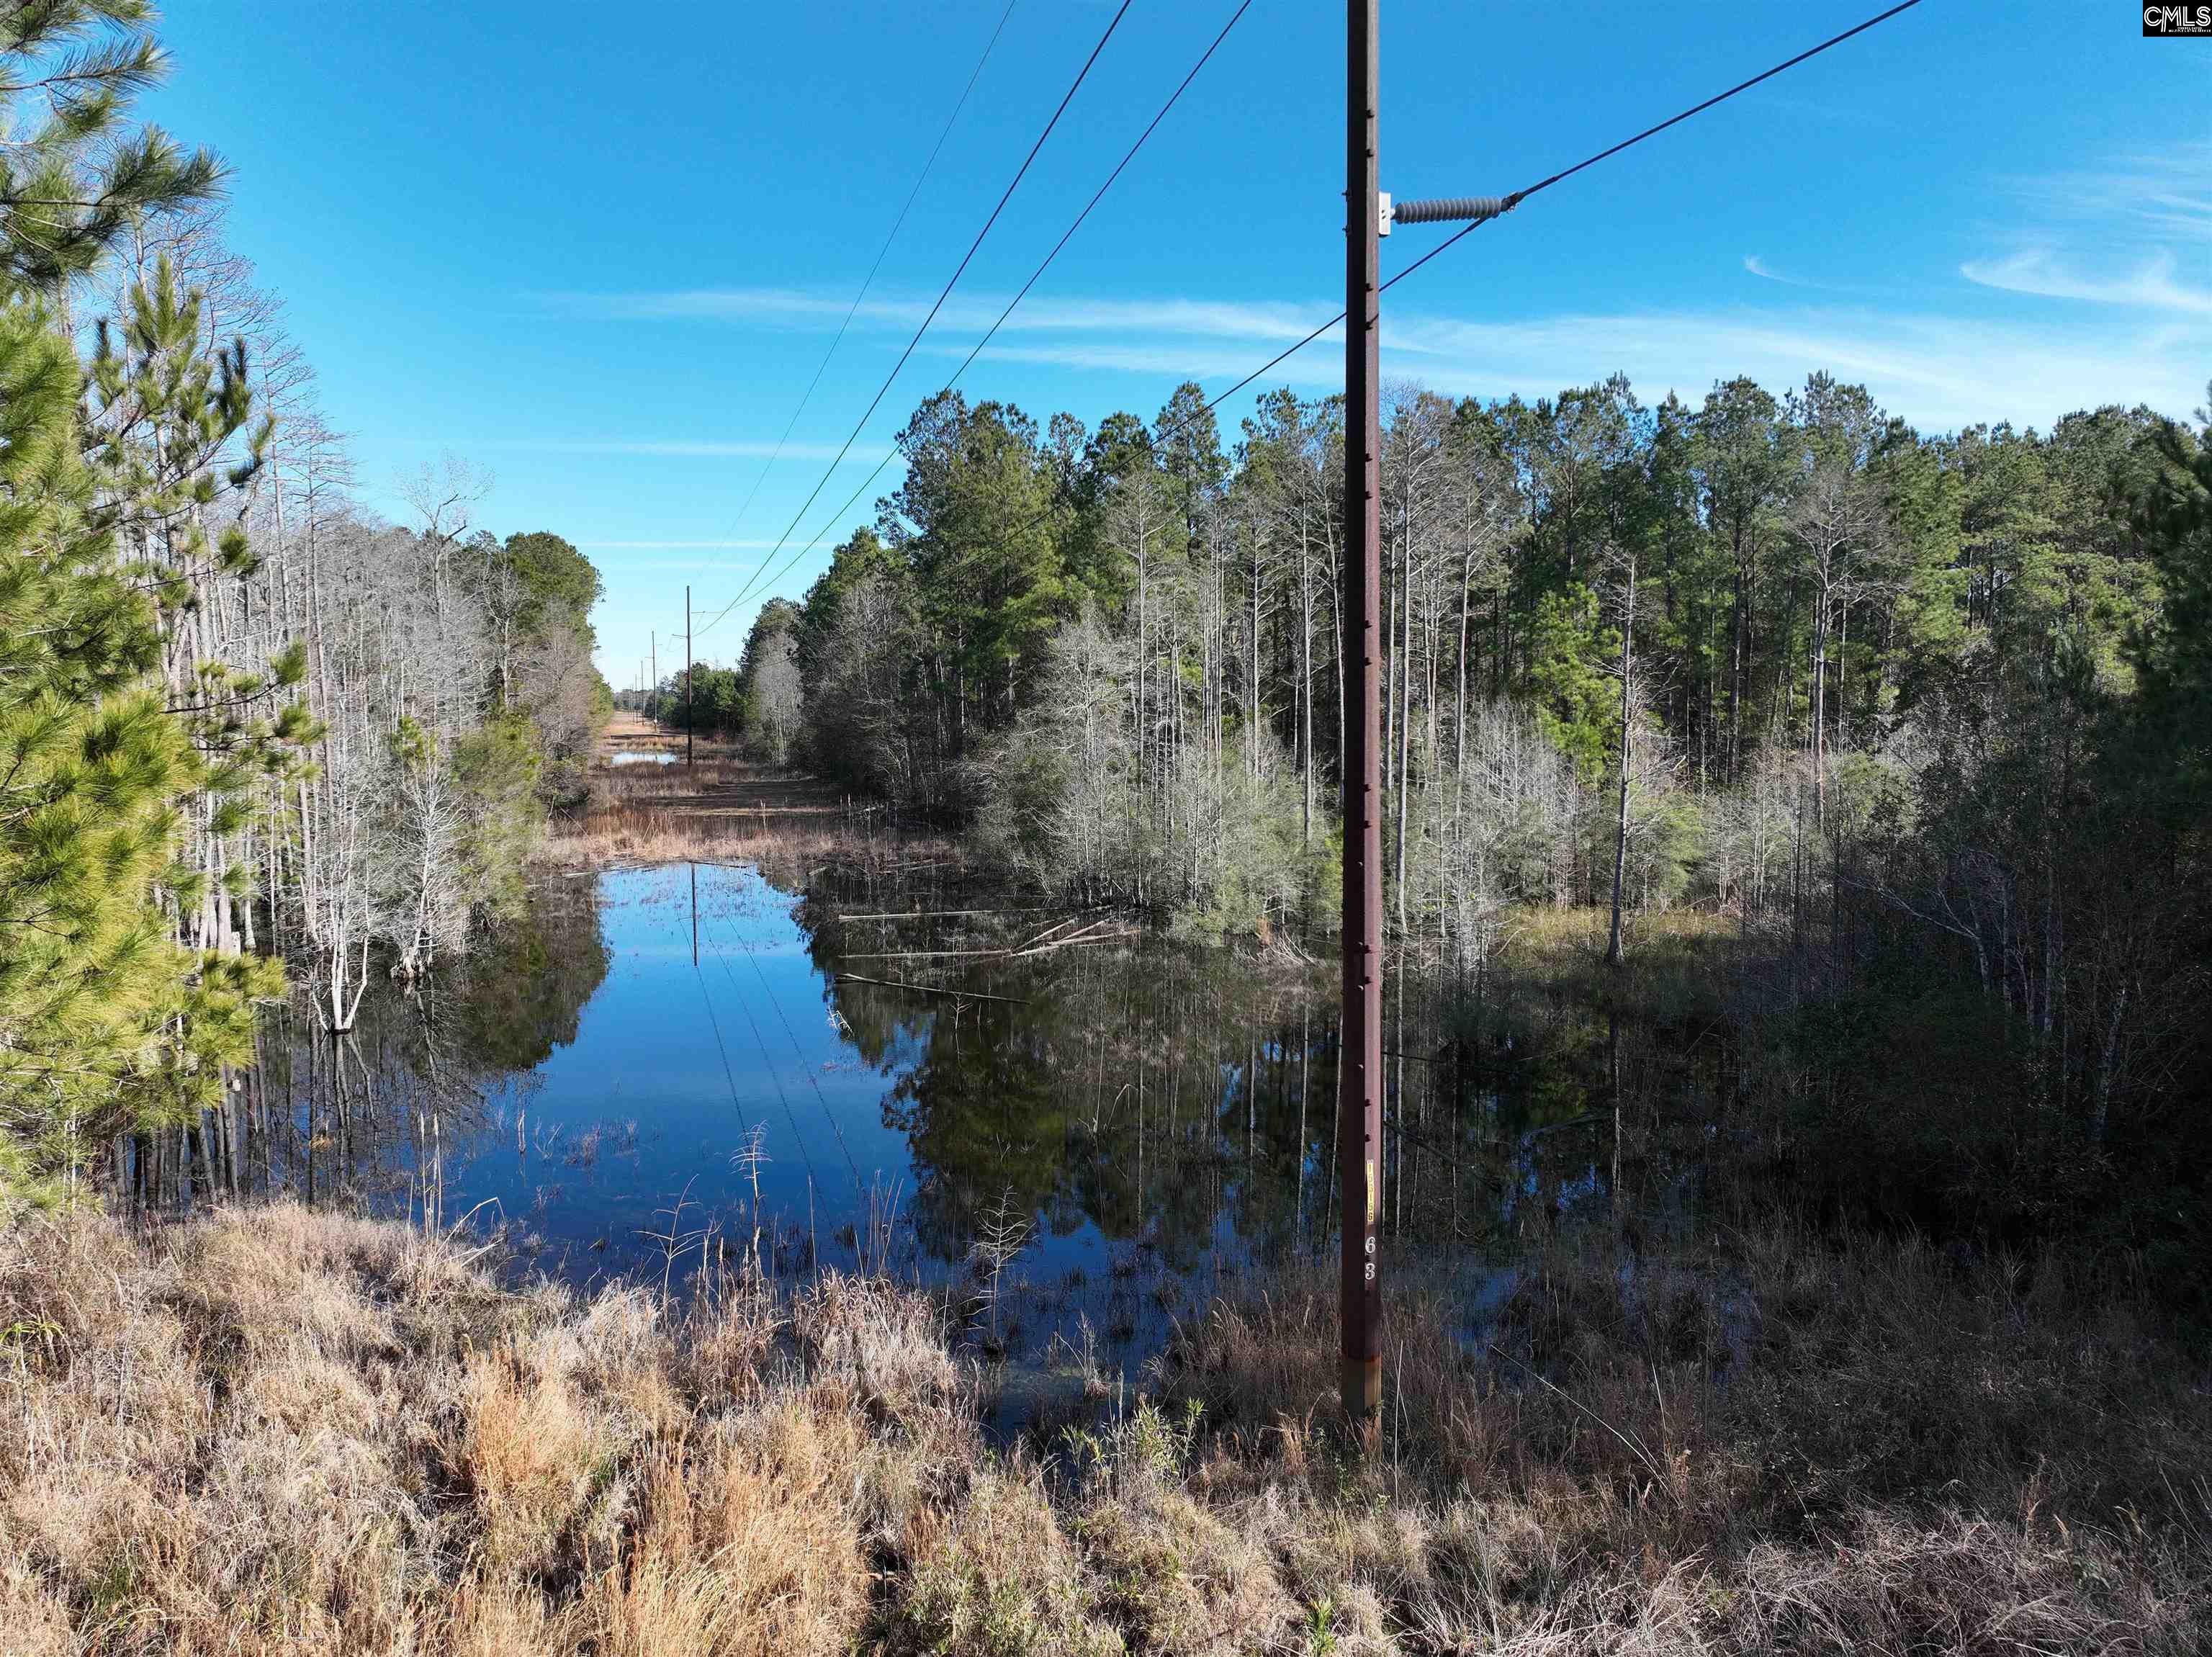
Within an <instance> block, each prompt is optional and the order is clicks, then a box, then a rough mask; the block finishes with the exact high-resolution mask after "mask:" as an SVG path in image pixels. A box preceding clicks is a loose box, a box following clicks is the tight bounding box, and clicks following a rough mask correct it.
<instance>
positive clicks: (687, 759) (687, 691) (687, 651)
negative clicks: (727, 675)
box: [684, 582, 697, 879]
mask: <svg viewBox="0 0 2212 1657" xmlns="http://www.w3.org/2000/svg"><path fill="white" fill-rule="evenodd" d="M696 723H697V721H696V720H695V719H694V718H693V717H692V716H691V583H690V582H684V770H686V771H689V770H690V769H691V728H692V726H694V725H695V724H696ZM693 878H694V879H696V878H697V877H696V875H695V876H694V877H693Z"/></svg>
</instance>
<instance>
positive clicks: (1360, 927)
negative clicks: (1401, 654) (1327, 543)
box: [1336, 0, 1383, 1421]
mask: <svg viewBox="0 0 2212 1657" xmlns="http://www.w3.org/2000/svg"><path fill="white" fill-rule="evenodd" d="M1378 3H1379V0H1346V23H1347V27H1346V51H1345V198H1344V317H1345V323H1344V528H1345V558H1344V576H1343V582H1344V592H1343V600H1342V606H1341V607H1342V609H1343V612H1344V661H1345V667H1346V674H1345V676H1346V679H1348V680H1349V681H1350V682H1349V683H1348V684H1346V685H1345V686H1344V689H1343V694H1344V697H1345V699H1346V704H1347V705H1346V708H1345V711H1344V755H1343V764H1342V770H1343V774H1344V925H1343V938H1344V963H1343V964H1344V1022H1343V1039H1342V1043H1341V1045H1340V1048H1339V1050H1338V1056H1337V1093H1336V1143H1337V1153H1336V1154H1337V1175H1338V1177H1337V1190H1338V1191H1340V1193H1341V1201H1342V1207H1343V1212H1342V1215H1341V1218H1340V1223H1339V1228H1338V1229H1339V1230H1340V1233H1341V1234H1342V1237H1343V1262H1342V1277H1341V1282H1340V1285H1339V1293H1340V1311H1339V1316H1338V1324H1339V1330H1340V1336H1341V1352H1342V1356H1343V1384H1344V1408H1345V1411H1346V1414H1347V1415H1349V1416H1352V1418H1353V1419H1354V1420H1355V1421H1364V1420H1365V1419H1367V1418H1368V1417H1369V1416H1372V1415H1373V1414H1374V1413H1375V1412H1376V1410H1378V1409H1379V1408H1380V1407H1381V1405H1382V1402H1383V1353H1382V1346H1381V1343H1380V1340H1379V1337H1378V1331H1377V1328H1376V1325H1377V1324H1378V1322H1379V1320H1380V1313H1381V1312H1382V1307H1383V1294H1382V1286H1381V1284H1380V1283H1379V1282H1377V1280H1376V1259H1375V1219H1376V1211H1377V1209H1378V1207H1379V1205H1380V1203H1381V1198H1382V1157H1383V1092H1382V1082H1383V977H1382V971H1383V959H1382V956H1383V813H1382V809H1381V806H1382V791H1383V771H1382V750H1383V716H1382V708H1381V691H1382V650H1381V643H1380V640H1379V637H1378V636H1377V631H1376V613H1377V612H1378V611H1379V610H1380V609H1381V608H1382V597H1383V568H1382V545H1383V515H1382V507H1383V502H1382V473H1381V467H1380V465H1379V463H1378V454H1379V450H1378V448H1377V442H1376V429H1377V428H1378V426H1379V425H1380V423H1381V421H1380V412H1381V401H1380V397H1379V395H1378V386H1377V379H1378V370H1379V366H1380V352H1379V349H1378V344H1377V337H1378V336H1377V331H1378V327H1379V324H1380V321H1381V318H1380V316H1379V314H1378V313H1379V309H1380V306H1381V295H1380V294H1379V292H1378V290H1377V283H1378V282H1379V279H1380V278H1379V272H1378V266H1379V264H1380V249H1379V247H1378V246H1377V237H1378V235H1379V234H1380V231H1381V222H1380V221H1381V216H1382V200H1381V197H1380V195H1379V192H1378V186H1379V179H1378V176H1377V173H1376V157H1375V122H1376V101H1377V92H1378V85H1379V77H1378V74H1377V52H1376V12H1377V8H1378Z"/></svg>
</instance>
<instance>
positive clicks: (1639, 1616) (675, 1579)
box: [0, 1205, 2212, 1657]
mask: <svg viewBox="0 0 2212 1657" xmlns="http://www.w3.org/2000/svg"><path fill="white" fill-rule="evenodd" d="M8 1246H9V1271H8V1272H7V1273H6V1275H5V1276H4V1277H0V1331H5V1333H4V1342H5V1347H4V1350H5V1353H6V1357H7V1362H6V1366H5V1368H4V1370H0V1398H4V1403H5V1407H6V1413H7V1416H8V1418H9V1421H10V1422H11V1423H15V1426H16V1428H17V1429H19V1430H11V1431H10V1433H9V1435H7V1437H6V1438H5V1439H4V1440H0V1491H4V1492H5V1495H4V1496H0V1617H4V1619H5V1626H6V1628H7V1630H8V1640H9V1649H10V1650H11V1651H15V1652H20V1653H22V1654H24V1657H46V1654H64V1653H68V1654H75V1653H79V1652H88V1651H98V1652H103V1653H108V1652H112V1653H139V1652H145V1653H152V1652H163V1653H173V1654H188V1653H199V1652H209V1653H212V1652H217V1651H222V1652H233V1653H252V1652H263V1651H265V1652H270V1653H275V1652H280V1651H281V1652H285V1653H314V1652H329V1653H339V1652H343V1653H346V1654H349V1657H350V1654H376V1653H386V1652H389V1653H398V1652H411V1653H448V1652H451V1653H478V1654H485V1657H489V1654H492V1653H499V1654H501V1657H509V1654H528V1653H548V1654H550V1653H584V1652H592V1653H599V1654H611V1653H633V1654H674V1653H678V1652H680V1653H684V1654H687V1657H703V1654H755V1653H757V1654H762V1657H767V1654H775V1657H787V1654H810V1653H819V1654H823V1657H828V1654H833V1653H842V1652H847V1651H851V1650H855V1649H861V1650H874V1651H878V1652H882V1653H884V1654H887V1657H888V1654H908V1653H910V1654H915V1657H921V1654H924V1653H945V1652H957V1653H976V1654H981V1653H988V1654H994V1657H1012V1654H1062V1653H1098V1654H1105V1653H1121V1652H1129V1653H1148V1654H1150V1653H1176V1654H1195V1653H1200V1652H1204V1651H1211V1650H1229V1651H1291V1652H1302V1653H1308V1654H1314V1653H1321V1652H1339V1653H1355V1652H1381V1651H1386V1650H1397V1651H1407V1652H1438V1653H1441V1652H1457V1651H1473V1650H1487V1651H1495V1652H1501V1653H1520V1654H1537V1653H1547V1654H1557V1653H1569V1654H1572V1653H1581V1652H1589V1653H1596V1652H1601V1651H1619V1650H1624V1649H1626V1650H1636V1651H1644V1652H1651V1653H1684V1654H1689V1653H1726V1652H1742V1653H1753V1652H1773V1651H1781V1652H1790V1651H1804V1652H1836V1651H1845V1650H1850V1651H1875V1650H1887V1651H1906V1650H1942V1651H1947V1652H1958V1653H1972V1654H1982V1653H1987V1654H1991V1657H1995V1654H1999V1653H2004V1654H2010V1653H2015V1652H2018V1651H2020V1650H2022V1649H2027V1650H2035V1651H2048V1652H2060V1651H2064V1652H2076V1651H2078V1652H2091V1651H2111V1650H2115V1649H2119V1650H2128V1651H2140V1652H2143V1653H2147V1654H2174V1657H2180V1654H2184V1653H2189V1652H2194V1651H2197V1650H2200V1649H2202V1648H2203V1644H2204V1642H2206V1640H2207V1639H2208V1638H2212V1623H2208V1622H2207V1620H2206V1619H2207V1617H2208V1615H2212V1484H2208V1483H2207V1482H2206V1478H2205V1469H2206V1467H2207V1466H2208V1465H2212V1392H2208V1389H2207V1380H2208V1376H2207V1374H2206V1372H2205V1369H2204V1367H2203V1358H2202V1355H2201V1354H2193V1353H2191V1352H2188V1351H2185V1350H2183V1349H2179V1348H2176V1347H2173V1346H2171V1345H2169V1344H2167V1343H2164V1342H2163V1341H2161V1340H2160V1339H2159V1338H2158V1337H2156V1336H2154V1335H2153V1334H2152V1333H2150V1332H2149V1325H2148V1320H2147V1319H2146V1317H2145V1302H2144V1301H2143V1298H2142V1286H2141V1285H2139V1284H2135V1283H2130V1282H2125V1281H2123V1280H2113V1279H2110V1278H2103V1277H2098V1276H2081V1275H2079V1274H2078V1273H2077V1272H2076V1271H2075V1270H2073V1269H2071V1268H2069V1266H2068V1265H2067V1264H2065V1263H2064V1262H2063V1261H2059V1260H2055V1259H2051V1258H2044V1257H2039V1256H2023V1257H2020V1258H2013V1259H1999V1260H1990V1261H1987V1262H1983V1263H1979V1264H1977V1263H1974V1262H1972V1261H1970V1260H1967V1259H1965V1258H1954V1257H1950V1256H1947V1255H1945V1254H1944V1253H1942V1252H1937V1251H1933V1250H1930V1249H1929V1248H1926V1247H1924V1246H1920V1245H1917V1244H1915V1243H1912V1242H1910V1241H1903V1242H1900V1241H1895V1240H1875V1239H1870V1238H1850V1237H1845V1238H1840V1239H1838V1238H1832V1237H1831V1238H1820V1237H1816V1236H1814V1235H1813V1234H1808V1233H1806V1232H1804V1231H1802V1230H1800V1229H1797V1228H1790V1227H1778V1228H1777V1227H1769V1228H1761V1229H1759V1231H1757V1232H1750V1231H1746V1232H1742V1233H1736V1234H1730V1235H1729V1236H1727V1237H1726V1238H1724V1239H1722V1240H1717V1241H1715V1242H1713V1243H1711V1244H1707V1245H1703V1246H1698V1247H1696V1248H1694V1249H1692V1250H1690V1251H1687V1252H1683V1253H1680V1254H1677V1253H1676V1252H1673V1251H1671V1250H1668V1249H1665V1248H1662V1247H1657V1246H1653V1247H1650V1248H1647V1249H1637V1248H1634V1247H1623V1246H1620V1245H1617V1244H1615V1243H1614V1242H1613V1241H1611V1240H1605V1239H1603V1238H1602V1237H1595V1238H1584V1239H1583V1240H1575V1241H1570V1240H1565V1239H1563V1240H1560V1241H1559V1242H1558V1243H1557V1244H1555V1245H1553V1246H1550V1247H1548V1248H1545V1249H1541V1250H1539V1251H1537V1252H1534V1254H1532V1255H1531V1256H1530V1258H1528V1259H1527V1260H1526V1262H1525V1263H1524V1264H1522V1265H1521V1266H1520V1267H1519V1268H1518V1269H1517V1270H1516V1271H1515V1272H1514V1273H1513V1274H1512V1275H1511V1277H1510V1282H1508V1284H1507V1286H1506V1287H1505V1289H1504V1294H1503V1296H1502V1298H1498V1299H1497V1300H1496V1301H1495V1303H1494V1307H1493V1308H1492V1310H1491V1311H1490V1313H1488V1314H1487V1316H1486V1317H1485V1318H1484V1319H1482V1320H1481V1321H1480V1324H1479V1325H1475V1326H1474V1330H1473V1332H1474V1336H1475V1338H1474V1340H1472V1341H1469V1340H1468V1338H1467V1336H1468V1333H1469V1331H1470V1325H1469V1323H1468V1311H1467V1309H1466V1308H1465V1307H1462V1306H1460V1305H1459V1304H1457V1303H1456V1301H1455V1290H1454V1288H1452V1286H1451V1285H1450V1284H1449V1282H1448V1281H1446V1280H1444V1279H1443V1278H1435V1279H1432V1280H1429V1281H1425V1282H1419V1280H1417V1282H1419V1286H1417V1287H1415V1288H1412V1289H1410V1290H1405V1291H1401V1292H1400V1293H1398V1294H1396V1295H1394V1296H1393V1299H1392V1301H1391V1304H1390V1307H1389V1351H1390V1353H1391V1359H1390V1362H1391V1367H1392V1373H1393V1376H1394V1381H1393V1386H1392V1389H1391V1392H1390V1397H1389V1407H1388V1409H1387V1410H1386V1411H1385V1414H1384V1417H1383V1421H1382V1422H1381V1423H1380V1425H1379V1427H1378V1428H1376V1429H1375V1432H1374V1434H1373V1436H1372V1438H1371V1440H1370V1441H1368V1442H1366V1443H1364V1444H1358V1443H1354V1442H1352V1441H1347V1440H1346V1438H1345V1437H1344V1436H1343V1433H1342V1429H1340V1428H1339V1427H1338V1426H1336V1425H1334V1424H1333V1423H1334V1420H1335V1419H1336V1418H1335V1417H1334V1416H1333V1415H1332V1413H1331V1411H1330V1410H1329V1409H1328V1406H1327V1400H1328V1398H1329V1397H1330V1396H1331V1395H1332V1394H1333V1393H1334V1388H1335V1374H1334V1367H1333V1360H1332V1359H1331V1358H1330V1356H1329V1343H1328V1340H1327V1338H1326V1337H1327V1335H1328V1328H1329V1325H1330V1321H1331V1316H1332V1314H1331V1312H1330V1309H1329V1308H1330V1298H1329V1295H1328V1290H1327V1287H1326V1285H1325V1284H1323V1283H1322V1282H1309V1281H1306V1280H1304V1279H1302V1278H1299V1277H1298V1276H1295V1275H1293V1276H1289V1277H1287V1278H1284V1279H1279V1280H1269V1281H1265V1282H1255V1283H1253V1284H1251V1285H1250V1286H1249V1292H1247V1293H1243V1294H1241V1295H1238V1296H1237V1297H1236V1298H1234V1299H1233V1300H1231V1301H1225V1303H1223V1304H1220V1305H1218V1306H1217V1307H1214V1308H1213V1309H1212V1311H1210V1312H1209V1313H1206V1315H1204V1316H1203V1317H1201V1318H1199V1319H1194V1321H1193V1322H1191V1323H1190V1324H1189V1325H1187V1326H1186V1327H1185V1329H1184V1330H1183V1331H1182V1334H1181V1336H1180V1337H1178V1339H1177V1341H1176V1343H1175V1345H1174V1347H1173V1348H1172V1349H1171V1350H1170V1354H1169V1355H1168V1357H1167V1358H1166V1360H1165V1361H1164V1362H1163V1363H1162V1365H1161V1366H1160V1367H1159V1368H1158V1371H1157V1372H1156V1374H1154V1375H1153V1377H1152V1379H1151V1380H1150V1381H1148V1382H1147V1384H1146V1386H1143V1387H1142V1388H1140V1389H1139V1390H1138V1391H1136V1392H1120V1393H1118V1394H1117V1393H1115V1392H1114V1390H1113V1389H1111V1388H1109V1387H1103V1386H1102V1387H1101V1388H1100V1389H1099V1396H1100V1397H1101V1398H1102V1399H1103V1404H1102V1405H1101V1407H1100V1408H1099V1409H1098V1410H1097V1411H1096V1412H1095V1413H1093V1414H1091V1415H1088V1416H1086V1417H1085V1423H1084V1424H1083V1425H1081V1426H1079V1427H1074V1428H1071V1429H1067V1430H1066V1431H1064V1432H1059V1433H1054V1434H1047V1433H1046V1432H1045V1431H1044V1430H1043V1429H1042V1427H1040V1428H1039V1429H1036V1431H1034V1432H1032V1433H1031V1434H1030V1435H1025V1436H1022V1437H1018V1438H1016V1439H1014V1440H1012V1441H1004V1440H1001V1441H994V1440H992V1439H990V1438H988V1437H987V1435H985V1434H984V1433H983V1431H982V1430H981V1427H980V1426H979V1422H978V1415H977V1404H978V1403H979V1401H980V1399H981V1398H982V1397H983V1396H985V1395H986V1394H987V1392H988V1391H989V1390H990V1388H991V1387H992V1386H993V1385H994V1372H993V1371H992V1370H991V1369H990V1368H979V1367H977V1366H976V1365H975V1362H973V1360H972V1359H969V1358H965V1357H961V1356H958V1355H956V1354H955V1350H954V1349H953V1348H952V1347H951V1345H950V1344H949V1342H950V1340H951V1337H952V1335H953V1333H954V1332H955V1325H956V1324H957V1321H958V1318H957V1314H956V1313H950V1312H948V1310H947V1308H946V1307H945V1304H944V1303H943V1302H941V1301H936V1300H933V1299H932V1298H930V1297H928V1296H927V1295H922V1294H921V1293H919V1292H917V1291H915V1290H914V1289H911V1288H902V1287H900V1286H898V1285H896V1284H895V1283H891V1282H884V1281H881V1280H878V1279H871V1278H867V1277H865V1276H862V1277H854V1276H839V1275H836V1274H828V1275H824V1276H820V1277H818V1278H816V1279H813V1280H811V1281H809V1282H805V1283H803V1284H801V1285H799V1286H798V1287H796V1288H793V1289H790V1290H787V1291H785V1292H775V1291H770V1290H768V1289H766V1288H763V1286H762V1285H761V1284H760V1283H759V1282H757V1281H756V1280H753V1279H750V1278H749V1277H747V1276H744V1275H743V1274H736V1275H725V1274H721V1273H714V1274H708V1275H705V1276H702V1277H700V1278H699V1279H698V1280H697V1281H696V1282H695V1284H694V1286H693V1288H691V1290H690V1291H689V1292H687V1293H684V1294H679V1295H674V1296H665V1295H662V1294H660V1293H659V1292H658V1291H657V1290H656V1289H649V1288H617V1289H608V1290H606V1291H604V1292H602V1293H601V1294H599V1295H597V1296H596V1297H593V1298H591V1299H589V1300H580V1299H578V1298H577V1297H576V1296H574V1295H573V1294H571V1293H570V1292H569V1291H567V1290H565V1289H561V1288H551V1287H541V1288H532V1289H524V1290H517V1289H510V1288H501V1287H499V1286H497V1285H496V1284H495V1282H493V1281H492V1280H491V1279H490V1278H489V1277H488V1276H485V1275H483V1271H482V1270H481V1266H480V1264H479V1263H476V1262H474V1261H473V1260H472V1257H471V1252H469V1251H467V1250H465V1249H464V1248H463V1247H462V1246H461V1245H460V1244H459V1243H457V1242H453V1241H448V1240H442V1239H441V1238H438V1237H436V1236H429V1237H425V1236H424V1235H422V1234H420V1233H416V1232H411V1231H409V1230H407V1229H405V1228H401V1227H398V1226H396V1225H390V1224H375V1223H371V1222H368V1221H358V1220H349V1219H343V1218H339V1217H336V1216H332V1215H322V1214H312V1213H309V1212H307V1211H304V1210H301V1209H295V1208H291V1207H288V1206H281V1205H280V1206H276V1207H274V1208H264V1209H258V1210H255V1211H252V1212H250V1213H246V1212H226V1213H220V1214H217V1215H214V1216H212V1217H210V1218H207V1219H204V1220H200V1221H193V1222H191V1223H190V1224H189V1225H186V1226H184V1227H182V1228H170V1229H166V1230H163V1231H161V1232H158V1233H154V1234H147V1235H143V1236H134V1235H133V1234H130V1233H128V1232H126V1231H125V1229H124V1228H121V1227H120V1226H118V1225H117V1224H115V1223H114V1222H112V1221H106V1220H102V1219H99V1218H96V1217H91V1216H84V1215H79V1216H76V1217H71V1218H68V1219H64V1220H61V1221H34V1222H32V1223H30V1224H28V1225H26V1226H24V1227H22V1228H19V1229H18V1230H17V1231H15V1233H14V1234H12V1236H11V1237H10V1239H9V1244H8Z"/></svg>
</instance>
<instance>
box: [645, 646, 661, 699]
mask: <svg viewBox="0 0 2212 1657" xmlns="http://www.w3.org/2000/svg"><path fill="white" fill-rule="evenodd" d="M645 637H646V649H647V650H648V651H650V652H651V653H652V660H653V685H652V687H651V688H652V690H653V693H654V694H655V695H658V694H659V691H660V635H659V633H647V635H646V636H645Z"/></svg>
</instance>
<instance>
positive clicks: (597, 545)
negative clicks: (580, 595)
mask: <svg viewBox="0 0 2212 1657" xmlns="http://www.w3.org/2000/svg"><path fill="white" fill-rule="evenodd" d="M576 545H578V546H580V547H581V548H582V549H584V550H585V551H609V552H686V551H692V552H706V551H716V550H722V551H748V552H758V551H762V550H763V549H765V548H768V547H771V546H774V545H775V542H774V541H771V540H745V541H578V542H577V543H576ZM685 567H689V566H688V565H687V566H685Z"/></svg>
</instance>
